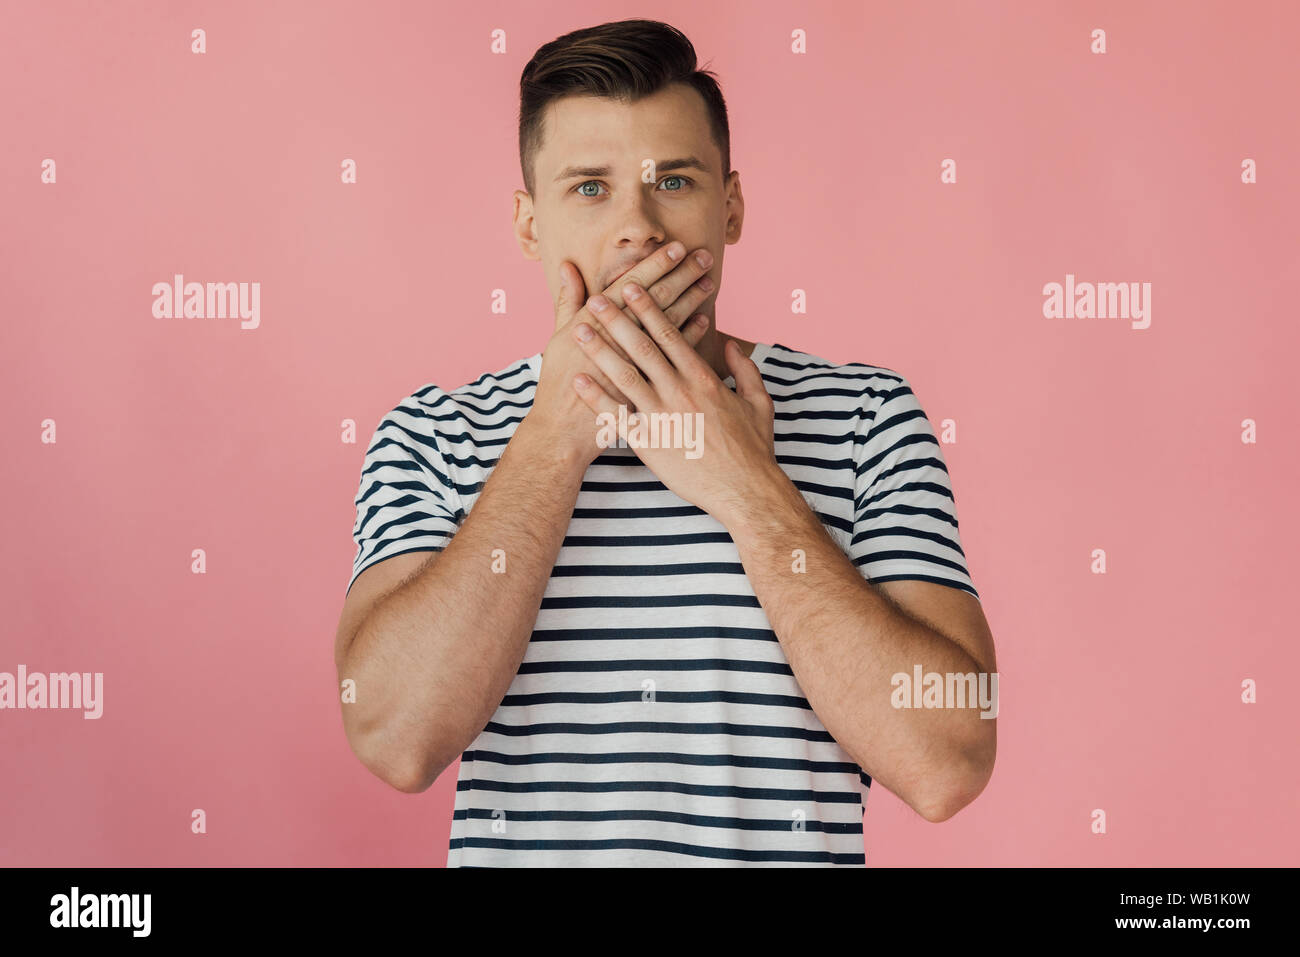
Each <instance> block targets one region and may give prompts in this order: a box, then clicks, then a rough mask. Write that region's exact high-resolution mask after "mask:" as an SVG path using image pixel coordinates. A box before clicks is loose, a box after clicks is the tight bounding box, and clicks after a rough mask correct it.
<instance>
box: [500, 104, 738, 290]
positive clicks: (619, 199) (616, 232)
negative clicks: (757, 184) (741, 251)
mask: <svg viewBox="0 0 1300 957" xmlns="http://www.w3.org/2000/svg"><path fill="white" fill-rule="evenodd" d="M650 161H653V163H654V166H653V167H651V163H650ZM681 161H684V162H681ZM533 177H534V180H533V183H534V187H533V188H534V195H533V196H531V197H530V196H529V195H528V194H527V193H525V192H523V191H522V190H516V192H515V232H516V237H517V238H518V240H519V244H520V247H521V248H522V249H523V251H524V255H525V256H527V257H528V258H529V259H540V260H541V261H542V264H543V268H544V269H545V272H546V282H547V285H548V286H549V287H550V290H551V299H552V301H554V300H556V299H558V297H559V293H560V272H559V265H560V263H561V262H563V261H564V260H566V259H567V260H569V261H570V262H572V263H573V264H574V265H575V266H577V267H578V271H579V272H580V273H582V278H583V282H584V283H585V284H586V292H587V295H588V296H591V295H594V294H595V293H598V292H603V291H604V290H605V288H606V287H607V286H608V285H609V284H610V283H612V282H613V281H614V280H615V279H617V278H618V277H619V276H621V275H622V274H623V273H624V272H626V271H627V270H628V269H629V268H630V267H632V266H634V265H636V264H637V263H638V262H640V261H641V260H642V259H644V258H645V257H647V256H649V255H650V254H651V253H653V252H654V251H655V250H657V249H659V248H661V247H662V246H665V245H667V244H668V243H670V242H672V241H673V240H675V239H676V240H680V241H681V242H682V243H683V244H684V245H685V246H686V251H687V253H688V254H689V253H691V252H693V251H694V250H696V249H699V248H704V249H708V250H709V252H710V253H712V254H713V265H712V267H711V268H710V269H709V275H710V276H711V277H712V278H713V281H714V283H715V284H716V288H715V290H714V292H713V293H712V294H711V295H710V296H709V298H708V299H707V300H705V302H704V303H703V304H702V305H701V306H700V308H699V309H698V310H697V311H699V312H703V313H705V314H707V315H713V309H714V299H715V298H716V297H717V294H718V291H719V290H720V289H721V287H722V256H723V247H724V246H725V245H729V244H731V243H734V242H736V241H738V240H739V238H740V227H741V223H742V221H743V219H744V200H743V198H742V197H741V194H740V182H739V174H733V175H731V176H727V175H726V171H725V170H723V169H722V154H721V150H719V148H718V146H717V144H716V143H715V142H714V140H713V136H712V134H711V132H710V130H709V121H708V111H707V108H706V107H705V104H704V99H703V98H702V97H701V96H700V95H699V94H698V93H697V92H695V90H693V89H692V88H690V87H689V86H686V85H684V84H672V85H671V86H669V87H667V88H665V89H663V90H660V91H659V92H658V93H655V94H653V95H651V96H648V97H645V98H643V99H641V100H640V101H638V102H636V103H623V102H619V101H617V100H611V99H606V98H603V97H594V96H567V97H563V98H561V99H559V100H555V101H554V102H552V103H551V104H550V106H549V107H548V109H547V111H546V114H545V118H544V121H543V126H542V147H541V149H540V150H539V151H538V152H537V154H536V157H535V159H534V164H533ZM645 179H649V180H650V182H644V180H645ZM619 301H621V297H620V300H619Z"/></svg>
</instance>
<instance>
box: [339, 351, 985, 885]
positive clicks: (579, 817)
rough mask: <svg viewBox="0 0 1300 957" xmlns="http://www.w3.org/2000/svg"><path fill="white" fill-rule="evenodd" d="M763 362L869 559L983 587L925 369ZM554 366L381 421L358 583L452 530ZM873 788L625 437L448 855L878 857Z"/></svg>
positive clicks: (809, 487) (674, 861)
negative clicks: (926, 400) (966, 540)
mask: <svg viewBox="0 0 1300 957" xmlns="http://www.w3.org/2000/svg"><path fill="white" fill-rule="evenodd" d="M752 358H753V360H754V362H756V363H757V364H758V366H759V369H760V371H761V372H762V374H763V379H764V383H765V385H766V387H767V390H768V392H769V393H770V394H771V396H772V398H773V400H774V403H775V408H776V417H775V438H776V457H777V460H778V462H779V463H780V465H781V467H782V469H783V470H784V471H785V473H786V474H787V475H788V476H789V477H790V478H791V480H792V481H793V482H794V484H795V485H796V487H797V488H799V490H800V491H801V493H802V494H803V496H804V498H805V500H807V501H808V503H809V505H810V506H811V507H812V509H813V511H814V512H815V513H816V514H817V515H818V516H819V517H820V518H821V521H822V523H823V525H824V526H825V527H826V528H827V530H828V532H829V533H830V535H831V537H832V538H833V539H834V540H835V541H836V543H837V544H839V546H840V547H841V549H842V550H843V551H844V552H845V553H846V554H847V555H848V556H849V558H851V559H852V561H853V563H854V565H855V566H856V567H857V568H858V569H859V571H860V572H861V573H862V574H863V575H864V576H866V577H867V578H869V579H870V580H872V581H877V582H879V581H892V580H896V579H922V580H925V581H932V582H939V583H942V584H944V585H949V586H952V587H954V588H960V589H962V590H964V591H967V592H969V593H971V594H972V595H975V596H976V597H977V598H978V597H979V595H978V592H976V591H975V588H974V586H973V584H972V581H971V578H970V575H969V574H968V572H967V568H966V560H965V555H964V553H963V552H962V548H961V542H960V538H959V535H958V527H957V513H956V507H955V502H954V499H953V495H952V489H951V485H950V482H949V478H948V471H947V468H946V466H945V463H944V458H943V454H942V451H941V448H940V446H939V443H938V441H937V439H936V436H935V432H934V430H933V428H932V427H931V425H930V422H929V420H928V419H927V418H926V416H925V413H924V412H923V411H922V409H921V407H920V405H919V403H918V401H917V398H916V396H915V395H914V394H913V393H912V390H911V388H910V387H909V385H908V383H907V380H906V379H905V378H903V376H901V375H899V374H898V373H896V372H893V371H891V370H889V369H885V368H881V367H878V366H870V365H864V364H861V363H847V364H843V365H837V364H834V363H831V362H828V361H826V360H824V359H820V358H818V357H816V356H811V355H808V354H807V353H803V352H799V351H796V350H794V349H790V348H787V347H786V346H783V345H780V344H775V345H766V344H763V343H759V344H757V345H756V347H755V349H754V353H753V356H752ZM540 368H541V355H540V354H537V355H533V356H530V357H529V358H526V359H520V360H518V361H516V362H514V363H512V364H511V365H509V366H507V367H506V368H504V369H502V370H501V371H499V372H495V373H488V374H485V375H482V376H480V377H479V378H478V379H476V380H475V381H473V382H471V383H469V384H467V385H463V386H461V387H459V388H456V389H453V390H450V391H444V390H443V389H440V388H439V387H438V386H436V385H432V384H431V385H426V386H424V387H423V388H421V389H419V390H418V391H416V392H415V393H414V394H413V395H411V396H409V397H408V398H406V399H404V400H403V401H402V402H401V403H400V404H399V405H398V406H397V407H396V408H395V409H393V411H392V412H390V413H389V414H388V415H386V416H385V417H384V418H383V420H382V421H381V422H380V424H379V426H378V428H377V429H376V430H375V434H374V438H373V440H372V441H371V444H370V447H369V449H368V451H367V452H366V456H365V462H364V465H363V467H362V472H361V482H360V486H359V489H358V492H357V497H356V509H357V515H356V524H355V526H354V528H353V538H354V540H355V542H356V546H357V552H356V558H355V561H354V563H353V570H352V581H355V579H356V576H357V575H359V574H360V573H361V572H362V571H363V570H364V569H366V568H368V567H370V566H371V565H373V564H375V563H376V562H380V561H383V560H384V559H386V558H391V557H392V556H394V555H400V554H403V553H405V552H415V551H441V550H442V549H443V548H444V547H445V546H446V545H447V543H448V542H449V541H450V539H451V537H452V536H453V535H454V534H455V532H456V529H457V528H458V527H459V523H460V522H461V521H462V520H463V519H464V517H465V515H466V514H467V513H468V512H469V511H470V509H472V508H473V507H474V502H475V500H476V499H477V497H478V493H479V491H480V490H481V489H482V487H483V484H484V482H485V481H486V480H487V478H488V476H489V475H490V474H491V472H492V469H493V468H494V467H495V465H496V463H497V461H498V459H499V458H500V455H501V452H502V450H503V449H504V447H505V445H506V443H507V442H508V441H509V439H510V437H511V435H512V434H513V433H514V430H515V428H516V426H517V425H518V424H519V422H520V421H521V420H522V419H523V417H524V415H525V414H526V413H527V412H528V410H529V408H530V407H531V404H532V399H533V393H534V390H535V389H536V386H537V381H538V372H539V370H540ZM726 383H727V385H729V386H731V387H733V388H734V382H733V380H732V379H731V378H728V379H727V380H726ZM348 587H349V589H351V581H350V582H349V584H348ZM484 627H486V628H490V627H491V623H490V622H485V623H484ZM870 784H871V781H870V778H869V777H868V776H867V775H866V774H865V773H864V772H863V771H862V769H861V768H859V767H858V766H857V765H856V764H855V763H854V761H853V759H852V758H850V757H849V755H848V754H847V753H846V752H845V751H844V750H843V749H842V748H840V746H839V745H838V744H837V743H836V742H835V740H834V739H833V738H832V737H831V736H830V734H828V733H827V731H826V729H825V728H824V727H823V726H822V723H821V722H820V721H819V720H818V718H817V716H816V715H815V714H814V713H813V711H812V709H811V708H810V707H809V705H808V702H807V700H806V699H805V698H804V695H803V693H802V691H801V690H800V688H799V685H798V683H797V682H796V681H795V678H794V675H793V673H792V672H791V669H790V666H789V664H788V663H787V662H786V658H785V655H784V654H783V652H782V648H781V645H780V644H779V642H778V641H777V638H776V636H775V634H774V633H773V632H772V630H771V627H770V625H769V623H768V620H767V616H766V615H765V613H764V612H763V609H762V608H761V607H760V605H759V603H758V600H757V598H756V597H755V595H754V591H753V589H752V588H751V586H750V584H749V580H748V579H747V578H746V577H745V574H744V569H743V568H742V566H741V563H740V557H739V554H738V553H737V550H736V546H735V544H734V543H733V542H732V540H731V537H730V536H729V535H728V534H727V532H726V530H725V528H724V527H723V526H722V525H721V523H719V522H718V521H717V520H715V519H714V518H713V517H712V516H710V515H709V514H708V513H706V512H704V511H702V510H700V509H698V508H696V507H695V506H693V505H691V504H689V503H687V502H685V501H683V500H682V499H681V498H679V497H678V496H677V495H676V494H675V493H673V492H671V491H669V490H668V489H667V488H665V487H664V485H663V484H662V483H660V482H659V481H658V479H656V477H655V475H654V473H652V472H651V471H650V470H649V469H647V468H646V467H645V466H644V465H642V464H641V462H640V460H639V459H638V458H637V457H636V454H635V452H634V451H633V450H631V449H619V448H611V449H608V450H605V451H603V452H602V453H601V455H600V456H599V457H598V458H597V459H596V460H595V461H594V462H593V463H592V464H591V466H590V467H589V468H588V470H587V473H586V475H585V476H584V479H583V482H582V488H581V491H580V493H579V495H578V500H577V503H576V506H575V508H574V511H573V517H572V519H571V521H570V523H569V527H568V530H567V532H566V534H565V538H564V542H563V545H562V547H561V549H560V553H559V557H558V558H557V560H556V564H555V568H554V570H553V572H552V574H551V578H550V580H549V581H548V582H547V586H546V591H545V595H544V597H543V599H542V603H541V608H540V610H539V612H538V616H537V622H536V625H535V626H534V630H533V634H532V638H531V640H530V642H529V645H528V649H527V652H526V654H525V656H524V660H523V663H522V664H521V665H520V668H519V671H518V673H517V674H516V676H515V678H514V680H513V682H512V684H511V685H510V688H509V690H508V692H507V693H506V696H505V698H504V699H503V700H502V702H501V705H500V707H498V709H497V711H496V713H495V714H493V716H492V718H491V720H490V721H489V722H488V725H487V727H485V728H484V729H483V731H482V733H480V734H479V736H478V737H477V738H476V739H475V740H474V741H473V743H472V744H471V745H470V746H469V748H468V749H467V750H466V751H465V752H464V754H463V755H462V757H461V761H460V775H459V779H458V781H457V787H456V808H455V814H454V816H453V820H452V831H451V842H450V851H449V855H448V866H451V867H456V866H509V865H513V866H627V865H640V866H676V865H703V866H725V865H823V864H849V865H863V864H865V855H864V851H863V837H862V815H863V813H864V810H865V800H866V797H867V794H868V788H869V787H870Z"/></svg>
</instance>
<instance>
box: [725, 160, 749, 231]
mask: <svg viewBox="0 0 1300 957" xmlns="http://www.w3.org/2000/svg"><path fill="white" fill-rule="evenodd" d="M726 194H727V224H726V227H725V229H724V231H723V236H724V237H725V238H726V243H727V245H728V246H734V245H735V244H736V243H738V242H740V230H741V227H742V226H744V225H745V195H744V193H742V192H741V191H740V173H738V172H736V171H735V170H732V171H731V172H730V173H729V174H728V175H727V182H726Z"/></svg>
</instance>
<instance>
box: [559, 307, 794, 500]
mask: <svg viewBox="0 0 1300 957" xmlns="http://www.w3.org/2000/svg"><path fill="white" fill-rule="evenodd" d="M621 291H622V292H623V297H624V299H625V301H626V302H627V304H628V308H629V309H630V310H631V311H632V312H633V313H634V314H635V315H636V317H637V318H639V319H640V322H641V326H642V327H644V331H643V330H642V328H640V327H638V325H637V324H636V323H635V322H633V321H632V319H629V318H628V317H627V316H626V315H624V314H623V311H622V310H620V309H617V308H615V307H614V305H613V304H612V303H610V302H608V301H604V300H605V297H603V296H592V297H591V299H590V300H588V303H587V306H588V308H589V309H591V310H592V312H593V313H594V314H595V316H596V318H597V319H598V320H599V322H598V323H597V326H603V327H604V329H605V331H606V332H607V333H609V334H610V336H612V337H613V339H614V341H615V342H616V343H618V345H619V346H620V347H621V350H620V351H619V352H616V351H615V350H614V349H613V348H612V347H611V346H610V345H609V344H608V343H607V342H606V341H605V339H604V338H603V337H602V336H600V335H597V334H596V331H595V330H594V329H593V328H592V327H591V326H590V325H589V324H588V323H587V322H577V323H575V324H574V325H573V328H572V329H570V330H569V331H568V333H567V334H568V335H569V336H571V337H572V340H573V341H574V342H575V343H577V344H578V345H580V346H581V348H582V351H583V352H585V353H586V354H587V356H588V357H589V358H590V359H591V361H592V362H593V363H594V364H595V365H596V366H597V367H598V368H599V369H600V371H601V372H602V373H603V376H602V378H600V379H596V378H594V377H585V376H583V375H578V376H576V377H574V379H573V385H572V388H573V390H574V391H575V392H576V393H577V394H578V395H580V396H582V399H583V401H584V402H585V403H586V404H587V406H588V407H589V408H590V409H591V411H592V412H594V413H596V414H597V415H599V414H600V413H605V412H607V413H609V414H610V415H612V416H614V422H616V423H617V422H618V419H619V405H620V404H624V405H626V404H627V403H626V402H621V400H620V399H619V398H618V397H617V395H615V394H614V393H611V392H610V391H609V389H607V388H606V387H605V385H604V384H603V383H604V382H611V383H613V384H614V385H615V386H616V387H617V388H618V389H621V390H622V392H623V393H626V395H627V396H628V398H630V399H631V400H632V402H634V403H635V404H636V411H637V415H636V416H633V415H632V410H631V409H628V410H627V412H626V413H625V416H627V417H628V418H627V419H626V422H627V424H626V425H619V426H618V433H619V435H620V437H622V438H623V439H625V440H627V442H628V445H629V446H631V447H632V448H633V449H635V451H636V454H637V455H638V456H639V457H640V459H641V461H642V462H644V463H645V464H646V465H647V466H648V467H649V468H650V470H651V471H653V472H654V473H655V475H656V476H658V477H659V480H660V481H661V482H663V483H664V485H666V486H667V487H668V488H670V489H672V491H674V492H676V493H677V494H678V495H679V496H681V497H682V498H683V499H685V500H686V501H688V502H690V503H692V504H693V505H695V506H697V507H699V508H702V509H704V511H706V512H708V513H709V514H711V515H713V516H714V517H715V518H717V519H718V520H719V521H721V522H722V523H723V524H724V525H726V524H727V523H728V521H729V519H730V517H731V516H733V515H735V514H737V512H738V511H739V510H743V508H744V506H745V489H746V487H747V484H748V483H754V482H761V481H763V480H764V479H766V478H772V477H775V476H778V475H780V476H781V477H782V478H783V477H784V476H783V474H782V473H781V470H780V466H779V465H778V464H777V461H776V453H775V450H774V444H773V403H772V397H771V396H769V395H768V394H767V389H766V387H765V386H764V385H763V377H762V375H761V374H760V373H759V371H758V366H757V365H756V364H755V363H754V362H753V360H752V359H750V358H749V357H748V356H746V355H745V354H744V353H743V352H742V351H741V348H740V346H739V345H737V344H736V343H735V341H733V340H731V339H727V340H726V342H725V344H724V347H723V357H724V359H725V360H726V363H727V368H728V369H730V370H731V374H732V375H733V376H734V377H735V379H736V391H735V392H734V393H733V392H732V391H731V390H730V389H728V388H727V387H726V386H725V385H723V384H722V380H721V379H719V378H718V375H717V373H716V372H714V371H713V369H712V368H711V367H710V366H709V364H708V363H707V362H705V361H704V359H703V358H701V357H700V355H699V353H697V352H696V351H695V348H694V344H693V343H692V342H690V340H689V338H688V337H689V334H690V332H691V329H690V327H689V326H688V327H686V328H683V329H680V330H679V329H678V328H677V326H676V325H675V324H674V323H673V322H672V321H671V320H670V319H669V318H668V317H667V316H666V315H665V314H664V313H663V312H662V311H661V310H660V309H659V308H658V306H656V305H655V303H654V301H653V299H651V297H650V296H648V295H646V293H645V291H644V289H643V288H641V286H640V284H638V283H635V282H633V283H625V284H623V285H622V289H621ZM694 324H695V323H694V322H692V325H694ZM702 328H707V323H706V324H704V325H703V326H702ZM629 355H631V356H636V357H637V358H636V361H635V363H633V362H631V361H629V360H628V359H627V358H626V356H629ZM642 375H644V376H645V378H644V379H643V378H642ZM647 413H649V416H648V417H647V419H646V421H645V423H644V425H645V428H644V430H643V435H642V438H643V439H644V442H652V441H654V440H655V439H656V438H657V439H660V440H663V439H668V438H670V436H669V435H668V434H667V433H668V432H669V430H668V429H667V427H666V423H667V422H668V419H667V415H661V416H656V415H655V413H660V414H664V413H667V414H673V413H680V419H681V420H682V421H681V424H680V428H677V426H676V424H674V430H673V436H674V437H675V438H674V439H673V441H674V444H675V445H676V446H678V447H675V448H663V447H660V448H648V447H644V444H643V443H642V442H640V441H639V440H638V438H637V437H636V428H635V425H636V419H637V418H641V417H646V414H647ZM688 418H689V419H690V421H689V422H688V421H687V419H688ZM656 419H658V422H656ZM686 429H694V434H692V433H690V432H686V433H685V434H686V435H687V436H690V437H691V438H692V441H693V443H697V444H695V445H694V447H693V448H686V447H684V446H685V443H684V441H682V437H683V432H685V430H686ZM629 433H631V434H632V436H633V437H632V438H629ZM658 444H663V443H662V441H661V442H659V443H658ZM639 445H640V446H641V447H638V446H639Z"/></svg>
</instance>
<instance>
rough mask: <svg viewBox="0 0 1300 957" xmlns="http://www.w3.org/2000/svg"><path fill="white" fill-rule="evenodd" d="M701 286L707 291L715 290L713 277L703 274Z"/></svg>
mask: <svg viewBox="0 0 1300 957" xmlns="http://www.w3.org/2000/svg"><path fill="white" fill-rule="evenodd" d="M699 287H700V288H701V289H703V290H704V291H705V292H713V279H712V278H710V277H709V276H701V277H700V281H699Z"/></svg>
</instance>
